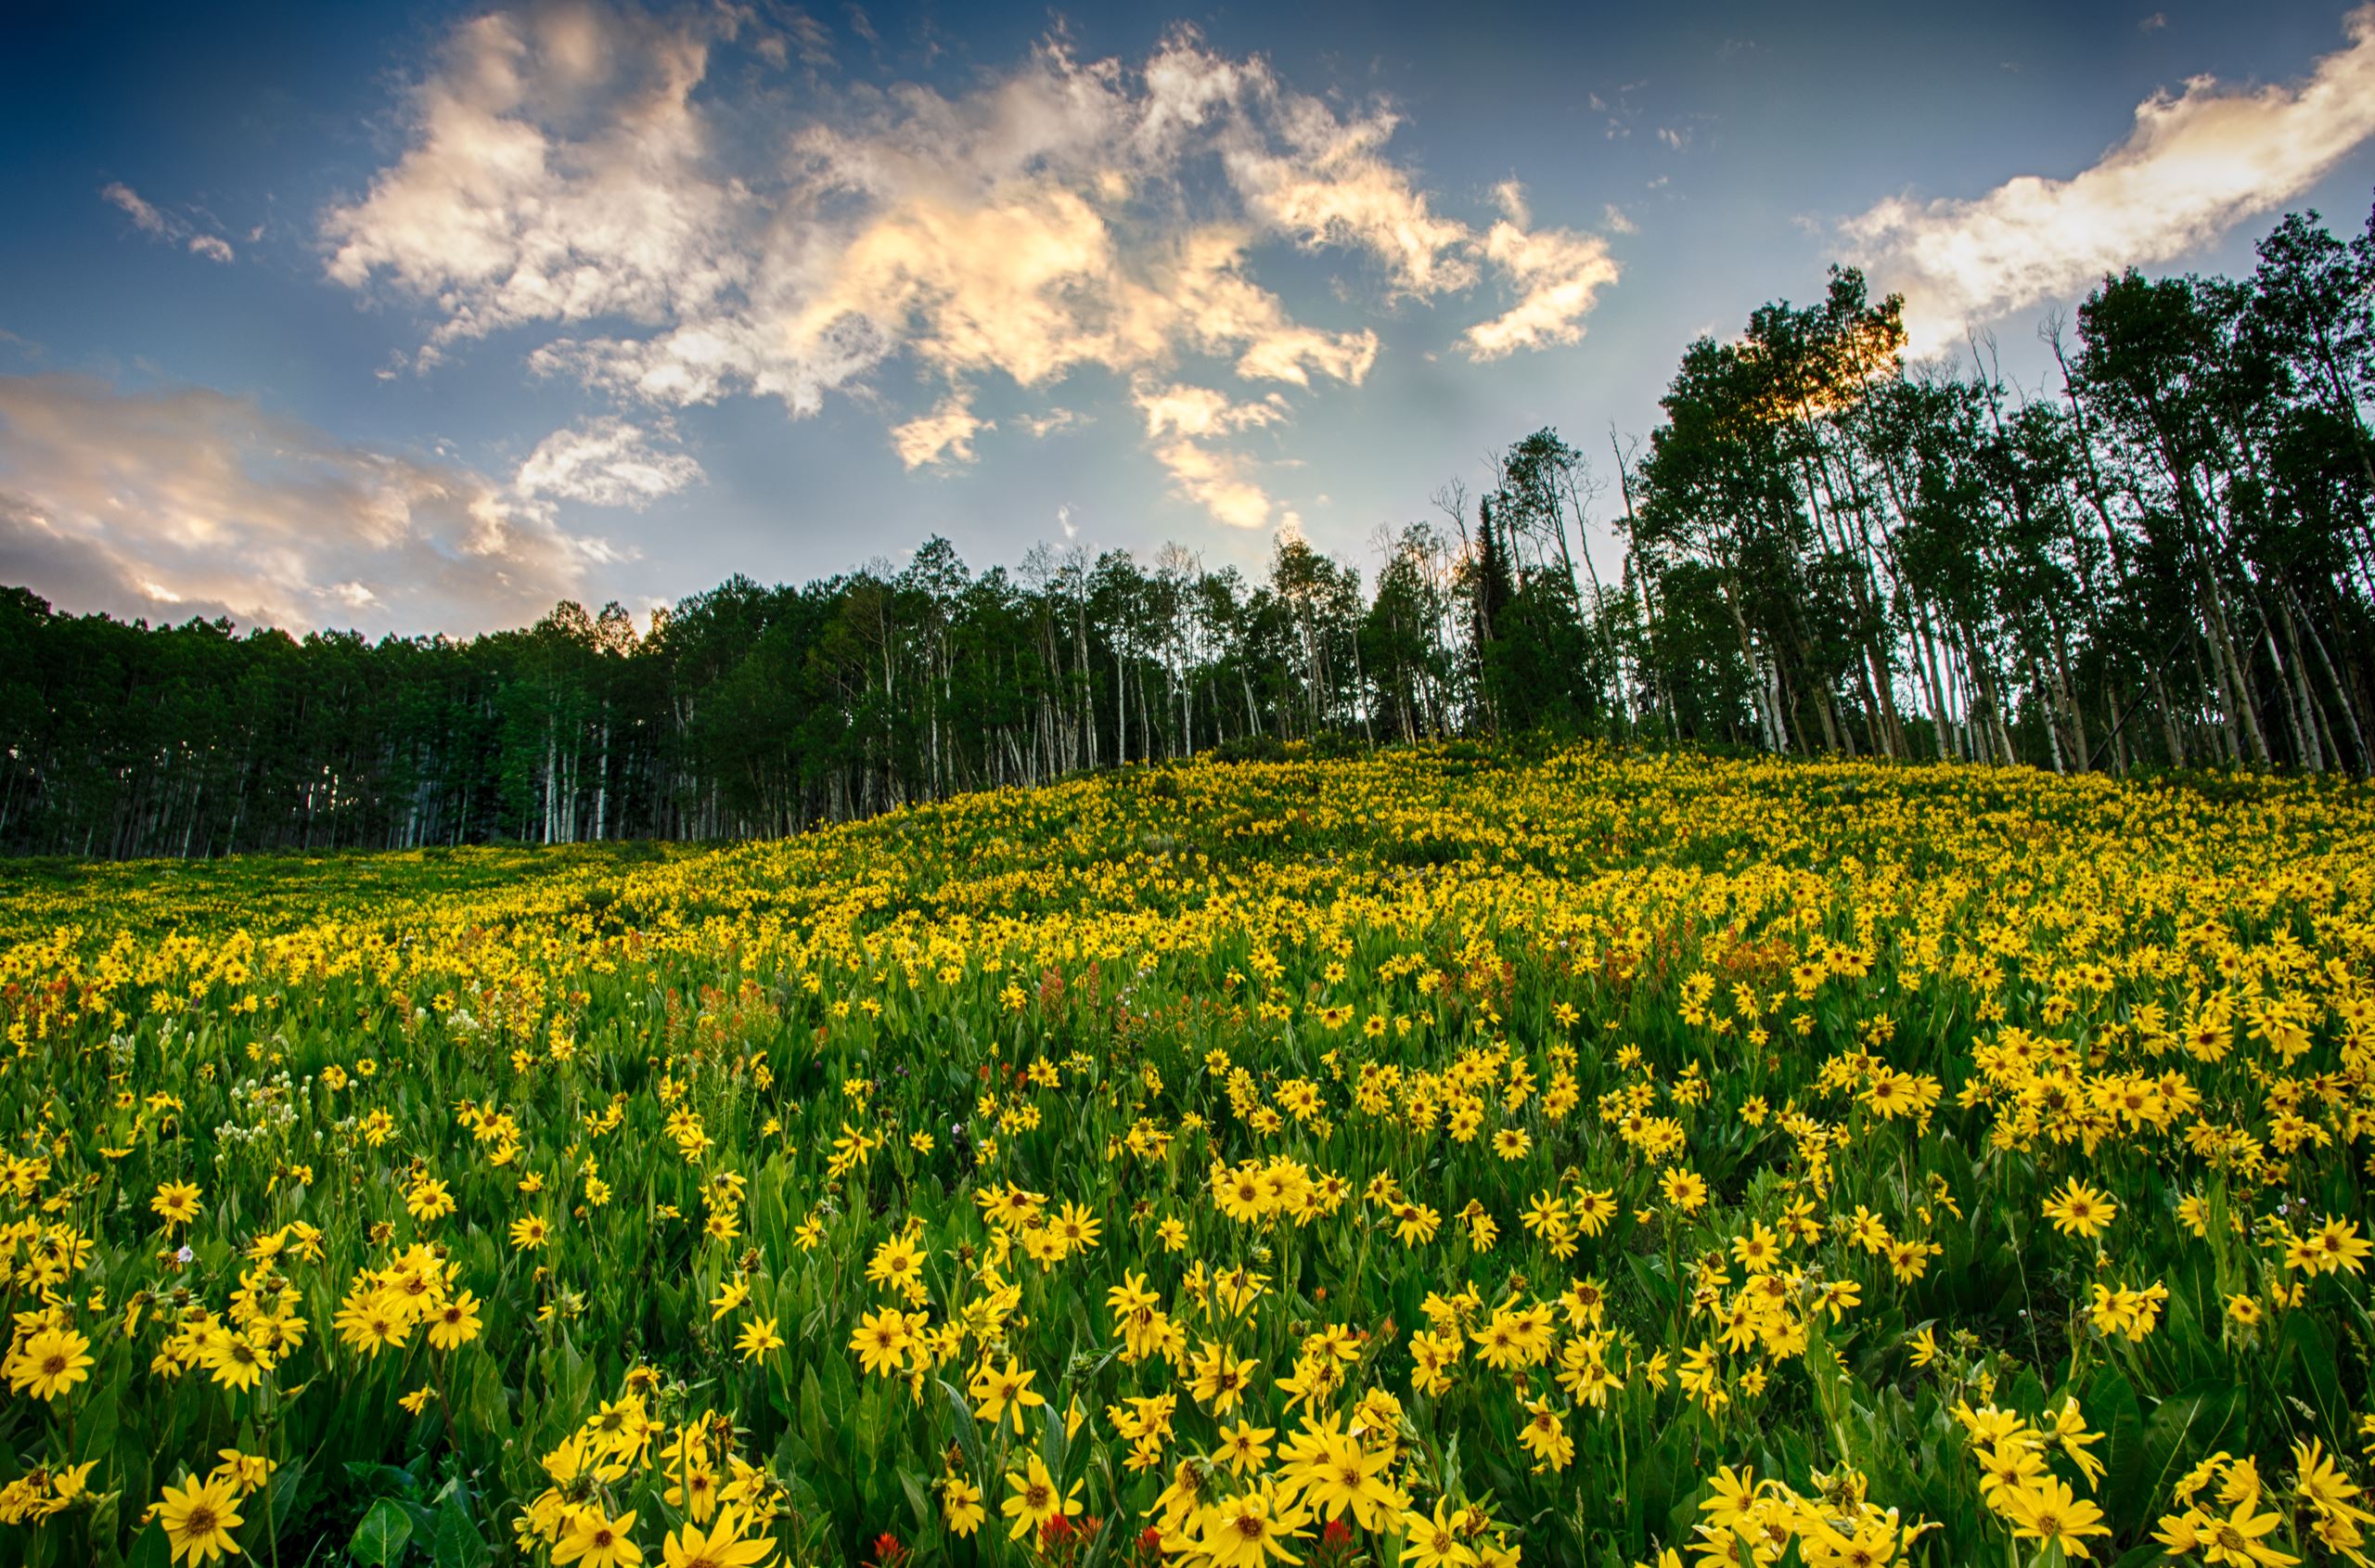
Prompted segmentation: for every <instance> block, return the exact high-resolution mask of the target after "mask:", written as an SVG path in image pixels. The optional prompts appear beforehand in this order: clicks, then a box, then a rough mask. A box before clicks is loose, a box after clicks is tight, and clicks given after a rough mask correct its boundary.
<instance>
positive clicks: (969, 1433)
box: [934, 1378, 989, 1480]
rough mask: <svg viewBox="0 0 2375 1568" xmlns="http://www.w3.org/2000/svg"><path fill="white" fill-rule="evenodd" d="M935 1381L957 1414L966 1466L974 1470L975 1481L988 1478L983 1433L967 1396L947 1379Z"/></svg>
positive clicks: (957, 1435)
mask: <svg viewBox="0 0 2375 1568" xmlns="http://www.w3.org/2000/svg"><path fill="white" fill-rule="evenodd" d="M934 1381H935V1382H938V1383H939V1384H940V1392H941V1393H943V1394H946V1395H947V1396H948V1404H949V1407H950V1408H951V1409H953V1410H955V1411H956V1443H957V1446H959V1447H961V1448H963V1449H964V1450H965V1462H966V1464H968V1465H969V1466H970V1467H971V1468H972V1472H973V1475H974V1477H975V1479H977V1480H982V1479H985V1478H987V1476H988V1475H989V1471H988V1469H987V1467H986V1466H985V1465H984V1464H983V1463H982V1433H981V1431H980V1429H979V1427H978V1426H977V1425H976V1423H975V1422H974V1420H973V1407H971V1406H970V1405H968V1404H967V1403H965V1396H964V1395H963V1394H959V1393H957V1392H956V1384H954V1383H952V1382H949V1381H948V1380H947V1379H945V1378H940V1379H935V1380H934Z"/></svg>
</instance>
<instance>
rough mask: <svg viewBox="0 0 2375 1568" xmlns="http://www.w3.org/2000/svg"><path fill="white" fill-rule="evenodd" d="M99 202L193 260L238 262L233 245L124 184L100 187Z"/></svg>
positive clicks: (118, 183)
mask: <svg viewBox="0 0 2375 1568" xmlns="http://www.w3.org/2000/svg"><path fill="white" fill-rule="evenodd" d="M99 199H100V200H102V201H104V202H106V203H107V204H108V205H109V206H110V207H113V208H115V209H116V210H117V211H119V212H122V214H123V215H124V216H125V217H127V218H130V219H131V220H132V226H133V227H134V228H136V229H138V230H139V231H140V232H141V233H143V234H145V235H147V236H148V237H149V238H152V239H162V240H165V241H167V242H168V243H171V244H176V245H180V246H181V247H182V248H183V249H185V250H186V251H189V253H190V254H191V255H193V256H203V257H205V258H206V259H207V260H208V261H210V262H221V263H225V264H226V265H227V264H228V263H231V262H232V261H234V260H236V259H237V253H236V252H235V251H232V249H231V242H230V241H229V240H227V239H225V238H223V237H222V236H221V235H219V234H214V233H212V232H210V231H209V230H207V229H205V228H203V227H201V226H200V225H199V224H198V223H197V222H196V221H195V220H193V219H191V218H187V217H185V216H183V215H181V214H180V213H177V212H165V211H164V210H162V209H161V208H160V207H158V206H157V205H156V204H155V203H154V202H151V201H149V200H148V199H147V198H145V197H143V196H142V195H141V194H140V193H139V192H138V191H136V190H135V189H133V188H132V187H131V186H128V185H125V184H124V183H123V182H122V180H115V181H111V182H109V184H107V185H104V186H100V187H99Z"/></svg>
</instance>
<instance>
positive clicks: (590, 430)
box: [512, 418, 706, 509]
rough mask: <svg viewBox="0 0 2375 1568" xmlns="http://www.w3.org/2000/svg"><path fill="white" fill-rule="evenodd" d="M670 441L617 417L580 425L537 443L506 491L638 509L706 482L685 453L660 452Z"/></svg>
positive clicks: (671, 437) (664, 434) (666, 436)
mask: <svg viewBox="0 0 2375 1568" xmlns="http://www.w3.org/2000/svg"><path fill="white" fill-rule="evenodd" d="M673 440H674V435H673V433H672V432H665V431H663V432H662V433H661V435H660V436H659V437H657V438H655V437H654V435H653V434H652V432H651V431H647V430H645V429H643V428H642V427H641V426H639V425H632V424H629V423H628V422H627V421H626V420H624V419H621V418H597V419H588V420H584V421H582V422H580V423H579V424H576V425H574V426H571V428H569V429H567V430H558V431H554V432H553V433H552V434H550V435H548V436H546V438H545V439H544V440H543V441H542V442H540V443H537V446H536V449H535V450H534V451H533V452H531V453H530V454H529V455H528V460H527V461H526V462H524V463H522V464H520V471H519V473H518V475H517V476H515V477H514V479H513V480H512V488H513V489H514V490H516V491H518V492H519V493H520V495H523V496H539V495H549V496H553V497H555V498H556V499H558V500H564V501H582V502H584V504H585V505H587V506H590V507H631V508H637V509H640V508H644V507H647V506H648V505H650V504H651V503H652V502H654V501H656V500H658V499H660V498H661V496H663V495H674V494H675V493H676V492H677V491H679V490H684V489H687V488H689V487H690V486H692V485H696V484H699V483H700V482H701V481H702V480H703V479H704V478H705V477H706V476H705V475H703V474H702V472H701V466H700V463H699V462H698V461H697V460H695V459H694V457H693V456H692V455H691V454H690V453H687V452H680V451H673V450H667V449H665V443H670V442H672V441H673Z"/></svg>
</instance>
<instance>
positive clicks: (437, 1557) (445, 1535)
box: [429, 1497, 494, 1568]
mask: <svg viewBox="0 0 2375 1568" xmlns="http://www.w3.org/2000/svg"><path fill="white" fill-rule="evenodd" d="M429 1556H430V1562H434V1563H435V1564H436V1565H437V1568H486V1565H487V1564H488V1563H490V1562H494V1549H493V1548H491V1547H489V1546H488V1545H487V1544H486V1537H484V1536H481V1535H480V1534H479V1527H478V1526H477V1525H476V1524H475V1523H471V1521H470V1510H469V1508H468V1507H467V1506H465V1505H464V1503H463V1502H462V1499H461V1498H460V1497H447V1498H446V1499H445V1506H444V1507H443V1508H441V1509H439V1510H437V1538H436V1544H435V1545H434V1546H433V1547H432V1548H431V1549H430V1554H429Z"/></svg>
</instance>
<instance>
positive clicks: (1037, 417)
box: [1015, 408, 1089, 441]
mask: <svg viewBox="0 0 2375 1568" xmlns="http://www.w3.org/2000/svg"><path fill="white" fill-rule="evenodd" d="M1088 422H1089V419H1088V416H1087V415H1085V414H1083V413H1081V412H1080V411H1079V410H1078V409H1076V408H1050V409H1049V410H1047V412H1046V413H1045V414H1025V415H1023V416H1021V418H1018V419H1016V420H1015V424H1016V425H1017V426H1019V427H1021V429H1022V430H1025V431H1029V432H1030V433H1031V436H1032V438H1033V440H1043V441H1044V440H1045V439H1046V438H1047V437H1048V436H1051V435H1054V434H1055V433H1056V432H1057V431H1068V430H1072V429H1075V428H1076V427H1078V426H1081V425H1085V424H1087V423H1088Z"/></svg>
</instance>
